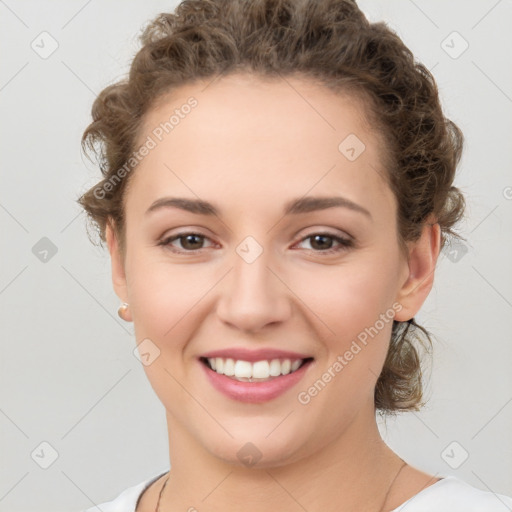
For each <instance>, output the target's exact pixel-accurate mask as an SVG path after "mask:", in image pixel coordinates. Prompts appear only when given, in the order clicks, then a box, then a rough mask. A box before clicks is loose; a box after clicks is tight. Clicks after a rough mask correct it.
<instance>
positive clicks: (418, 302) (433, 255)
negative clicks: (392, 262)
mask: <svg viewBox="0 0 512 512" xmlns="http://www.w3.org/2000/svg"><path fill="white" fill-rule="evenodd" d="M440 248H441V229H440V226H439V224H438V223H437V222H435V220H434V221H433V222H432V223H430V222H427V223H426V224H425V225H424V227H423V230H422V233H421V236H420V238H419V239H418V240H416V241H414V242H412V243H411V244H410V245H409V262H408V267H409V275H408V277H407V279H406V281H405V282H404V284H403V285H402V287H401V288H400V290H399V293H398V296H397V302H399V303H400V304H401V305H402V309H401V310H400V311H399V312H397V313H396V315H395V320H396V321H398V322H405V321H407V320H410V319H411V318H413V317H414V316H415V315H416V314H417V313H418V311H419V310H420V308H421V306H422V305H423V303H424V302H425V300H426V298H427V297H428V294H429V293H430V290H431V289H432V285H433V283H434V273H435V269H436V263H437V258H438V257H439V251H440Z"/></svg>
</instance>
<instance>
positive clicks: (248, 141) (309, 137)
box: [109, 75, 430, 466]
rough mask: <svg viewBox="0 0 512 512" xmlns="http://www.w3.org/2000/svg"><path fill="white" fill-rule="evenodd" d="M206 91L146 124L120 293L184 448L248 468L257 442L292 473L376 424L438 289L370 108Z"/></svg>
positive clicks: (269, 459)
mask: <svg viewBox="0 0 512 512" xmlns="http://www.w3.org/2000/svg"><path fill="white" fill-rule="evenodd" d="M205 86H206V84H205V83H196V84H194V85H188V86H184V87H182V88H180V89H178V90H175V91H174V92H173V93H172V94H171V95H169V96H167V97H165V98H163V99H162V101H161V102H160V103H159V105H158V107H155V108H153V110H151V111H150V112H149V113H148V115H147V116H146V118H145V124H144V130H143V131H142V132H141V134H140V138H139V142H140V144H143V143H146V144H147V146H148V147H149V146H152V147H151V148H150V149H149V151H148V152H147V155H146V156H145V157H144V158H143V159H142V161H141V163H140V164H139V166H138V167H137V169H136V170H135V171H134V175H133V176H132V180H131V183H130V187H129V190H128V192H127V195H126V197H125V211H126V239H127V252H126V257H125V260H124V261H123V262H122V263H121V260H120V259H119V253H118V252H117V251H118V249H117V245H116V244H115V243H114V242H113V241H112V240H113V239H112V235H111V234H110V238H109V247H110V248H111V254H112V259H113V278H114V284H115V288H116V292H117V293H118V295H119V297H120V298H121V299H122V300H124V301H126V302H128V303H129V304H130V312H131V318H132V319H133V322H134V327H135V334H136V341H137V343H141V342H142V341H143V340H146V341H145V342H144V343H145V344H146V345H141V347H144V348H145V351H149V353H150V354H151V355H150V358H151V360H152V362H151V364H148V365H145V366H144V370H145V371H146V374H147V376H148V378H149V380H150V382H151V385H152V386H153V388H154V390H155V392H156V393H157V395H158V397H159V399H160V400H161V401H162V403H163V405H164V406H165V408H166V411H167V417H168V421H169V428H170V430H174V431H175V432H176V436H175V438H178V439H179V438H180V436H181V438H182V439H185V437H186V438H187V439H188V441H187V442H191V443H193V444H194V446H196V447H197V449H198V450H201V451H202V452H203V453H205V454H209V455H211V456H214V457H216V458H218V459H221V460H225V461H229V462H234V463H240V455H241V454H240V453H239V454H238V455H237V452H239V450H240V449H241V447H244V446H245V445H246V443H248V442H250V443H252V445H254V447H256V449H257V451H258V453H261V455H262V459H261V464H262V465H269V466H272V465H281V464H285V463H288V462H291V461H296V460H299V459H301V458H303V457H306V456H308V455H309V454H311V453H313V452H315V451H318V450H319V449H321V448H322V447H325V446H327V445H328V444H329V443H332V442H333V441H336V439H337V438H338V437H339V436H340V435H343V433H346V432H348V430H349V429H350V428H351V427H350V426H351V425H355V424H358V425H359V426H363V425H366V424H367V422H368V418H371V417H372V415H373V414H374V409H373V407H374V405H373V392H374V387H375V383H376V381H377V378H378V375H379V374H380V371H381V369H382V366H383V364H384V360H385V357H386V353H387V349H388V344H389V339H390V334H391V327H392V320H393V318H395V319H397V320H403V319H407V318H410V317H412V316H413V314H411V311H412V309H416V310H417V308H418V307H419V304H420V303H421V302H422V301H423V299H424V297H425V295H426V293H428V291H427V292H426V293H423V295H422V296H420V297H417V296H414V293H412V292H411V290H412V289H413V288H414V283H413V282H412V281H411V279H412V277H411V262H408V261H407V259H406V258H405V257H404V256H403V255H402V253H401V252H400V249H399V243H398V233H397V231H396V210H397V208H396V199H395V197H394V195H393V193H392V191H391V190H390V189H389V187H388V185H387V184H386V182H385V180H384V179H383V177H382V176H383V175H384V173H385V170H384V168H383V155H384V153H383V151H384V147H383V143H382V141H381V140H380V139H379V138H378V134H376V133H373V132H372V131H371V129H370V127H369V126H368V125H367V124H366V122H365V118H364V115H363V112H364V110H363V108H364V105H363V104H362V103H361V102H359V101H358V100H357V98H354V97H352V96H340V95H336V94H334V93H333V92H331V91H329V90H327V89H325V88H322V87H321V86H317V85H314V84H312V83H310V82H308V81H305V80H300V79H298V78H294V79H292V78H287V80H286V81H284V80H277V81H260V80H259V79H256V78H255V77H251V76H246V75H232V76H229V77H224V78H222V79H220V80H217V81H215V82H213V83H211V84H210V85H209V86H208V87H206V88H205ZM190 97H194V98H195V103H194V106H192V107H191V108H186V107H184V105H186V104H187V99H188V98H190ZM189 105H192V102H191V103H189ZM173 112H175V113H176V115H175V119H174V120H173V121H171V122H172V123H173V126H172V128H169V124H168V125H165V124H164V123H165V122H166V121H167V122H168V121H169V118H170V115H171V114H173ZM178 119H179V120H178ZM163 127H164V128H165V127H166V128H167V132H168V133H166V130H165V129H164V128H163ZM160 139H161V140H160ZM151 141H152V142H151ZM340 144H341V145H340ZM178 198H179V199H180V200H181V201H176V199H178ZM329 200H330V201H331V202H329ZM198 201H201V202H202V203H200V204H198V203H197V202H198ZM429 250H430V249H427V250H422V252H421V254H426V252H428V251H429ZM423 267H424V266H423ZM423 267H421V266H418V267H417V270H418V272H416V275H415V276H416V277H418V276H421V272H420V270H422V269H423ZM417 288H418V287H416V288H415V289H416V290H417ZM421 289H422V290H423V289H424V287H423V288H421ZM415 293H416V292H415ZM411 297H413V299H414V300H412V299H411ZM414 312H415V311H412V313H414ZM404 316H405V317H406V318H404ZM148 340H149V341H148ZM155 356H157V357H156V359H154V360H153V358H154V357H155ZM229 360H232V361H231V362H230V361H229ZM287 361H289V362H287ZM212 367H215V368H216V370H214V369H213V368H212ZM290 367H291V368H290ZM292 370H293V371H292ZM223 371H225V372H226V373H228V374H230V373H232V372H233V371H234V372H235V375H234V376H229V375H222V374H221V373H219V372H223ZM288 372H290V373H288ZM250 375H252V376H253V377H252V378H253V382H249V381H248V379H249V378H250ZM277 375H279V376H277ZM244 376H245V377H244ZM365 422H366V423H365ZM361 432H362V431H361ZM247 446H248V445H247ZM247 446H245V447H244V448H243V450H249V451H250V450H254V448H248V447H247ZM243 450H242V455H243Z"/></svg>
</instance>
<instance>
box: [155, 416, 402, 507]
mask: <svg viewBox="0 0 512 512" xmlns="http://www.w3.org/2000/svg"><path fill="white" fill-rule="evenodd" d="M167 422H168V427H169V432H172V436H169V448H170V461H171V471H170V474H169V480H168V482H167V485H166V488H165V491H164V493H163V495H162V500H161V505H160V510H161V511H162V512H164V511H167V510H194V509H196V510H199V511H200V510H204V509H208V510H210V511H212V512H216V511H219V512H220V511H221V510H222V512H231V511H233V512H234V511H239V510H244V511H246V512H262V511H267V510H268V509H269V508H270V507H272V509H277V510H281V511H283V512H287V511H290V512H291V511H296V510H299V507H301V508H303V509H306V510H343V511H346V512H349V511H360V510H368V511H375V512H378V511H379V510H380V508H381V507H382V506H383V505H384V503H383V501H384V498H385V496H386V493H387V491H388V489H389V488H390V484H391V483H392V480H393V477H394V476H395V474H396V472H397V471H398V470H399V469H400V467H401V464H402V461H401V460H400V458H399V457H398V456H397V455H396V454H394V453H393V451H392V450H391V449H390V448H389V447H388V446H387V445H386V444H385V443H384V441H383V440H382V438H381V436H380V433H379V430H378V427H377V423H376V420H375V413H374V410H373V407H372V408H371V409H370V408H368V409H367V410H366V411H361V414H360V415H358V416H357V417H356V418H355V419H354V421H352V423H351V424H350V425H349V426H348V427H347V428H346V429H345V430H344V431H343V432H341V433H340V434H339V435H338V436H337V437H335V438H334V439H333V441H332V442H330V443H327V444H325V445H324V446H323V447H322V448H321V449H319V450H315V451H314V453H312V454H310V455H308V456H304V457H302V458H298V459H296V460H295V461H293V462H289V463H287V462H280V463H278V464H275V465H272V464H267V466H266V467H263V468H260V467H259V466H254V467H245V466H243V465H241V464H234V463H230V462H225V461H223V460H221V459H219V458H218V457H215V456H213V455H212V454H211V453H209V452H208V451H207V450H205V449H204V447H202V446H199V445H198V443H197V442H196V440H195V439H193V438H192V437H191V436H190V435H189V434H188V432H187V431H186V430H185V429H183V428H181V426H180V424H179V423H177V422H176V421H175V420H174V419H173V418H172V417H170V416H169V414H168V415H167Z"/></svg>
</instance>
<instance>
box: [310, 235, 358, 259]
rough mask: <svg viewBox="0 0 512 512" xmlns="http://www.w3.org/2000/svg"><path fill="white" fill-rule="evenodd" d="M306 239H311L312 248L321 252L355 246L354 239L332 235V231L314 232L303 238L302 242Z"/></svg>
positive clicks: (330, 252)
mask: <svg viewBox="0 0 512 512" xmlns="http://www.w3.org/2000/svg"><path fill="white" fill-rule="evenodd" d="M306 240H310V242H309V244H310V246H311V249H310V250H312V251H313V252H316V253H321V254H332V253H337V252H341V251H344V250H347V249H348V248H350V247H353V246H354V242H353V240H351V239H349V238H343V237H340V236H337V235H331V234H330V233H314V234H313V235H309V236H307V237H305V238H303V239H302V240H301V242H304V241H306ZM333 246H334V247H333Z"/></svg>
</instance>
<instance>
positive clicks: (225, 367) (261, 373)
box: [208, 357, 303, 380]
mask: <svg viewBox="0 0 512 512" xmlns="http://www.w3.org/2000/svg"><path fill="white" fill-rule="evenodd" d="M302 361H303V360H302V359H296V360H293V361H292V360H290V359H283V360H282V361H281V360H279V359H272V360H270V361H266V360H263V361H256V362H255V363H251V362H249V361H243V360H240V359H238V360H235V359H230V358H227V359H224V358H222V357H211V358H208V363H209V364H210V367H211V368H212V370H214V371H216V372H217V373H220V374H221V375H226V376H228V377H234V378H236V379H239V380H246V379H269V378H270V377H278V376H279V375H288V374H289V373H292V372H294V371H296V370H298V369H299V367H300V365H301V364H302Z"/></svg>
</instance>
